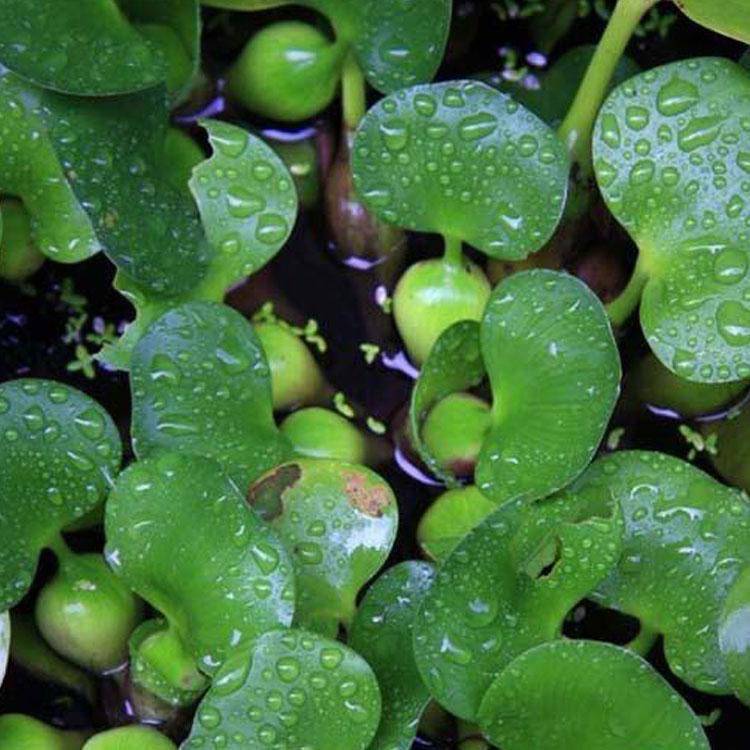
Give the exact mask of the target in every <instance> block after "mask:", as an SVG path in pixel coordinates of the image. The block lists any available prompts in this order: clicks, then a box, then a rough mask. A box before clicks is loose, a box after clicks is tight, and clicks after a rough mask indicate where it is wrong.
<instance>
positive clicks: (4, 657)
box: [0, 612, 10, 685]
mask: <svg viewBox="0 0 750 750" xmlns="http://www.w3.org/2000/svg"><path fill="white" fill-rule="evenodd" d="M9 653H10V616H9V615H8V613H7V612H3V613H2V614H0V685H2V684H3V680H4V679H5V668H6V667H7V666H8V654H9Z"/></svg>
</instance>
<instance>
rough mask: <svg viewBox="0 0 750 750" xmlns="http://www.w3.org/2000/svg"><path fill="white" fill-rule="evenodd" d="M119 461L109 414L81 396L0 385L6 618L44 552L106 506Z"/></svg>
mask: <svg viewBox="0 0 750 750" xmlns="http://www.w3.org/2000/svg"><path fill="white" fill-rule="evenodd" d="M121 458H122V445H121V442H120V436H119V434H118V433H117V429H116V428H115V426H114V424H113V423H112V420H111V418H110V416H109V414H107V412H106V411H105V410H104V409H103V408H102V407H101V406H100V405H99V404H98V403H96V402H95V401H93V400H92V399H90V398H89V397H88V396H86V395H84V394H83V393H81V392H80V391H77V390H75V389H74V388H71V387H69V386H67V385H63V384H62V383H56V382H54V381H50V380H32V379H23V380H11V381H8V382H6V383H3V384H2V385H0V486H1V487H2V493H1V494H0V610H3V611H4V610H6V609H8V608H10V607H11V606H12V605H14V604H16V602H18V601H19V600H20V599H21V597H22V596H23V595H24V594H25V593H26V591H27V589H28V588H29V586H30V585H31V582H32V579H33V576H34V571H35V570H36V564H37V558H38V556H39V553H40V552H41V550H42V549H43V548H44V547H46V546H48V545H49V544H50V543H53V542H54V541H55V539H56V537H57V535H58V534H59V533H60V531H61V530H62V529H64V528H65V527H66V526H68V525H69V524H70V523H71V522H73V521H75V520H77V519H79V518H81V517H82V516H84V515H85V514H86V513H87V512H89V511H91V510H93V509H94V508H95V507H96V506H97V505H99V504H100V503H101V502H102V500H104V497H105V495H106V493H107V490H108V487H109V482H111V481H112V477H113V476H114V475H115V474H116V473H117V470H118V469H119V466H120V460H121Z"/></svg>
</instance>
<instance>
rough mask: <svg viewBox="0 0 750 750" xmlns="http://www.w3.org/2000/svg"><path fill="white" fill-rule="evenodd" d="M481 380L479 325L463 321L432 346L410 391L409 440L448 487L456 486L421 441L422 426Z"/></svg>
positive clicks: (454, 480) (481, 362)
mask: <svg viewBox="0 0 750 750" xmlns="http://www.w3.org/2000/svg"><path fill="white" fill-rule="evenodd" d="M484 378H485V368H484V362H483V361H482V355H481V351H480V349H479V324H478V323H475V322H474V321H471V320H464V321H460V322H458V323H454V324H453V325H452V326H451V327H450V328H447V329H446V330H445V331H444V332H443V333H442V335H441V336H440V338H438V340H437V341H436V342H435V344H434V346H433V347H432V349H431V350H430V354H429V356H428V357H427V361H426V362H425V363H424V366H423V367H422V371H421V372H420V374H419V378H418V380H417V382H416V385H415V386H414V389H413V390H412V394H411V403H410V405H409V429H410V431H411V438H412V440H413V441H414V445H415V447H416V448H417V451H418V453H419V455H420V458H421V459H422V460H423V461H424V462H425V464H426V465H427V467H428V468H429V469H430V471H432V473H433V474H435V476H437V477H439V478H440V479H442V480H443V481H444V482H445V483H446V484H448V485H449V486H459V484H458V482H457V480H456V479H455V477H454V476H453V475H451V474H450V473H449V472H448V471H447V470H446V469H444V468H443V466H442V464H441V463H440V461H438V460H437V459H436V458H435V457H434V456H433V455H432V453H431V452H430V450H429V449H428V447H427V445H426V444H425V442H424V440H423V438H422V426H423V425H424V422H425V420H426V419H427V416H428V415H429V413H430V411H431V410H432V409H433V408H434V407H435V405H436V404H438V403H439V402H440V401H441V400H442V399H443V398H445V397H446V396H448V395H449V394H451V393H455V392H458V391H463V390H466V389H467V388H473V387H474V386H477V385H479V384H480V383H481V382H482V381H483V380H484Z"/></svg>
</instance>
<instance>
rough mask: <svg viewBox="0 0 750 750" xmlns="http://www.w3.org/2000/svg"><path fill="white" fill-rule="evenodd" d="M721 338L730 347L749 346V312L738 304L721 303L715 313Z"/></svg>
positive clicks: (733, 302)
mask: <svg viewBox="0 0 750 750" xmlns="http://www.w3.org/2000/svg"><path fill="white" fill-rule="evenodd" d="M716 323H717V325H718V327H719V333H720V334H721V337H722V338H723V339H724V340H725V341H726V342H727V343H728V344H730V345H731V346H747V345H748V344H750V310H748V309H747V308H746V307H745V306H744V305H742V304H740V303H739V302H735V301H729V302H722V303H721V304H720V305H719V308H718V310H717V311H716Z"/></svg>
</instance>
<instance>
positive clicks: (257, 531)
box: [105, 451, 294, 674]
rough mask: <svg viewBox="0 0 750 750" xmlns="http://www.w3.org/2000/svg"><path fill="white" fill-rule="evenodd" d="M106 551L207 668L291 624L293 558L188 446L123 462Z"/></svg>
mask: <svg viewBox="0 0 750 750" xmlns="http://www.w3.org/2000/svg"><path fill="white" fill-rule="evenodd" d="M105 526H106V534H107V548H106V555H107V560H108V561H109V563H110V565H111V566H112V567H113V568H114V570H115V572H116V573H118V574H119V575H121V576H122V577H123V578H124V579H125V581H126V582H127V583H128V585H129V586H130V588H131V589H132V590H133V591H135V592H136V593H138V594H139V595H140V596H142V597H143V598H144V599H145V600H146V601H147V602H149V604H151V605H152V606H154V607H155V608H156V609H158V610H159V611H160V612H162V614H164V616H165V617H166V618H167V620H168V621H169V623H170V625H172V626H173V627H174V628H175V629H176V630H177V631H178V633H179V634H180V636H181V638H182V640H183V641H184V642H185V643H186V644H188V645H189V646H190V647H191V650H192V651H193V654H194V656H195V658H196V659H197V660H198V662H199V665H200V668H201V669H202V670H203V671H205V672H207V673H209V674H211V673H213V672H215V671H216V669H217V668H218V667H219V666H220V665H221V664H222V663H223V662H224V661H225V659H226V658H227V656H228V655H230V654H233V653H237V652H244V653H245V654H247V649H248V644H249V643H250V641H251V640H252V639H253V638H254V637H255V636H257V635H258V634H259V633H262V632H264V631H266V630H268V629H269V628H273V627H276V626H278V625H289V624H290V622H291V620H292V613H293V611H294V584H293V575H292V567H291V562H290V560H289V559H288V556H287V554H286V551H285V549H284V547H283V545H282V544H281V542H280V541H279V539H278V537H277V535H276V534H275V533H274V531H273V530H272V529H270V528H269V527H268V526H267V525H266V524H264V523H263V522H262V521H261V520H260V519H259V518H258V517H257V516H256V515H255V514H254V513H253V512H252V511H251V510H250V509H249V508H248V507H247V506H246V504H245V501H244V498H243V496H242V494H241V493H240V491H239V490H238V489H237V487H236V485H235V484H234V483H233V482H232V481H231V480H230V479H229V478H228V477H227V476H226V475H225V474H224V473H223V472H222V470H221V467H220V466H219V464H217V463H216V462H215V461H213V460H211V459H209V458H205V457H203V456H199V455H190V454H189V453H188V452H187V451H183V452H182V453H180V454H177V453H161V454H160V455H158V456H153V457H150V458H147V459H144V460H143V461H138V462H136V463H135V464H132V465H131V466H130V467H128V468H127V469H126V470H125V471H124V472H123V473H122V474H121V475H120V476H119V477H118V479H117V482H116V484H115V487H114V489H113V490H112V493H111V495H110V497H109V500H108V502H107V515H106V524H105Z"/></svg>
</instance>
